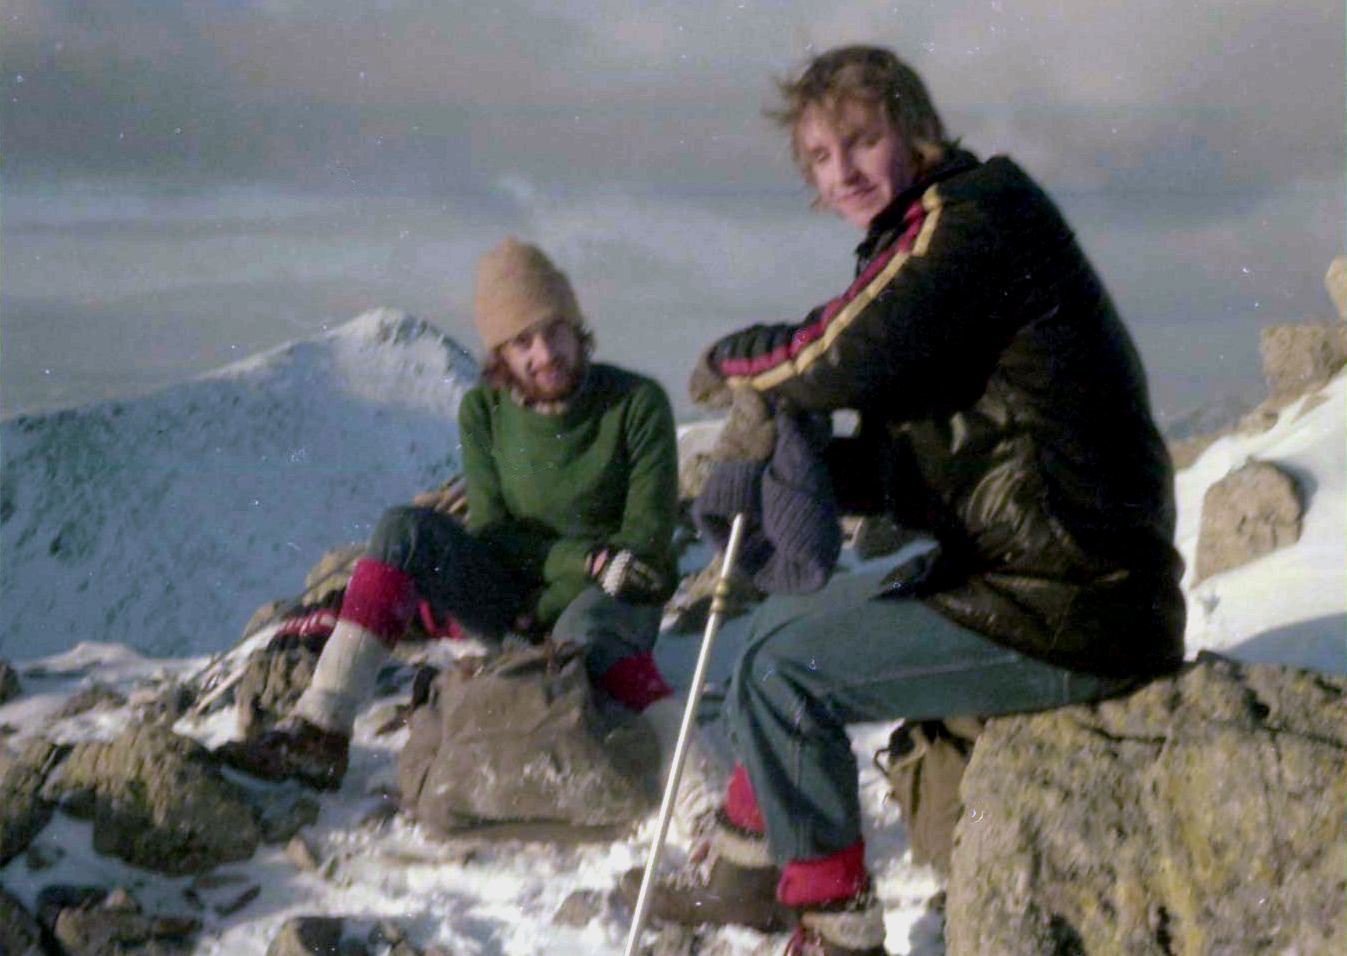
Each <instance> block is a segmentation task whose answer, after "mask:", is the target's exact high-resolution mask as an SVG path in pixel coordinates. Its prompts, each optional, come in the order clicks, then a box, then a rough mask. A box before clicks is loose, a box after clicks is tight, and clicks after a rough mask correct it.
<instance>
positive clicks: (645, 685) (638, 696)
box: [599, 651, 673, 711]
mask: <svg viewBox="0 0 1347 956" xmlns="http://www.w3.org/2000/svg"><path fill="white" fill-rule="evenodd" d="M599 686H600V687H602V688H603V689H604V690H606V691H607V692H608V693H610V694H612V695H613V699H614V700H616V701H617V702H618V703H621V704H626V705H627V706H628V707H630V708H631V709H632V710H636V711H641V710H645V709H646V708H647V707H649V706H650V705H651V704H653V703H654V702H655V701H657V700H661V699H663V698H665V697H668V696H669V695H670V694H672V693H673V688H672V687H670V686H669V683H668V681H666V680H665V679H664V675H663V674H661V673H660V672H659V666H658V665H656V663H655V655H654V654H652V653H650V652H649V651H642V652H641V653H639V654H631V655H629V656H627V657H624V658H621V659H620V660H619V661H618V662H617V663H616V664H614V665H613V666H612V667H610V668H608V669H607V670H606V671H604V672H603V676H601V677H600V678H599Z"/></svg>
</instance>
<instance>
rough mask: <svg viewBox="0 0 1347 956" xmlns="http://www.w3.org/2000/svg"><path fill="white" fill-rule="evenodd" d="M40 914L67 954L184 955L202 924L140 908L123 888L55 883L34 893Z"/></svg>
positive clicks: (71, 955)
mask: <svg viewBox="0 0 1347 956" xmlns="http://www.w3.org/2000/svg"><path fill="white" fill-rule="evenodd" d="M38 909H39V914H40V915H39V918H40V920H41V921H42V923H43V925H45V926H47V927H48V929H49V930H50V932H51V935H52V937H53V938H54V939H55V940H56V942H57V943H58V944H59V945H60V947H61V952H63V953H66V954H68V956H187V954H189V953H191V952H192V950H193V949H194V948H195V937H196V934H197V933H198V932H199V931H200V929H201V923H200V922H199V921H198V920H196V919H194V918H192V917H187V916H156V915H153V914H146V913H144V912H143V911H142V909H141V906H140V904H139V903H138V902H137V901H136V900H135V899H134V898H133V897H132V896H131V894H130V893H128V892H127V891H126V890H125V889H121V888H118V889H114V890H113V891H112V892H111V893H109V892H108V891H107V890H105V889H102V888H100V887H91V886H83V887H79V886H54V887H48V888H46V889H44V890H43V891H42V892H41V893H40V894H39V895H38Z"/></svg>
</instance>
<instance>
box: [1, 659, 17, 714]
mask: <svg viewBox="0 0 1347 956" xmlns="http://www.w3.org/2000/svg"><path fill="white" fill-rule="evenodd" d="M21 692H22V691H21V689H20V687H19V672H18V671H16V670H15V669H14V668H13V667H12V666H11V665H10V663H9V661H0V704H3V703H5V702H7V701H11V700H13V699H14V698H15V697H18V696H19V694H20V693H21Z"/></svg>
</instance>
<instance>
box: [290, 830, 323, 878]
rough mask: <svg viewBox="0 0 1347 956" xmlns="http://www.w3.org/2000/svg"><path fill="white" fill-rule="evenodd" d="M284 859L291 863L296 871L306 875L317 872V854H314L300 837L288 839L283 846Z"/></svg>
mask: <svg viewBox="0 0 1347 956" xmlns="http://www.w3.org/2000/svg"><path fill="white" fill-rule="evenodd" d="M285 858H286V859H287V860H289V861H290V862H291V863H293V864H294V865H295V867H296V868H297V869H300V870H303V871H304V872H306V873H316V872H318V866H319V860H318V854H317V853H316V852H314V849H313V846H312V845H311V844H310V843H309V841H308V840H305V839H304V838H303V837H302V836H295V837H291V838H290V842H289V843H287V844H286V845H285Z"/></svg>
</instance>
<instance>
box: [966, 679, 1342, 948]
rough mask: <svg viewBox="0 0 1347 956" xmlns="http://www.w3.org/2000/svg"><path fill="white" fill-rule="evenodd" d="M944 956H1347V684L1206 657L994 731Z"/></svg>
mask: <svg viewBox="0 0 1347 956" xmlns="http://www.w3.org/2000/svg"><path fill="white" fill-rule="evenodd" d="M961 792H962V795H963V800H964V805H965V812H964V815H963V817H962V818H961V819H960V821H959V824H958V827H957V828H956V831H955V847H954V852H953V858H952V866H951V876H950V880H949V886H948V911H947V913H948V923H947V927H946V938H947V943H948V953H949V954H950V956H980V954H986V956H1021V954H1023V956H1047V954H1061V956H1066V954H1083V953H1127V954H1135V956H1149V954H1154V956H1198V954H1211V953H1299V954H1301V956H1310V954H1316V953H1341V952H1347V926H1345V921H1344V910H1343V906H1342V900H1343V898H1344V892H1347V871H1345V870H1344V868H1343V866H1342V847H1343V846H1344V841H1345V839H1347V826H1345V825H1344V815H1343V807H1344V806H1345V805H1347V678H1344V677H1340V676H1336V675H1333V676H1330V675H1325V674H1319V673H1312V672H1306V671H1299V670H1295V669H1292V668H1287V667H1282V666H1278V665H1270V664H1260V665H1241V664H1237V663H1235V662H1233V661H1227V660H1224V659H1221V658H1216V657H1214V656H1212V655H1205V654H1204V655H1202V656H1201V657H1200V658H1199V660H1198V661H1197V662H1196V663H1194V664H1191V665H1189V666H1187V667H1186V668H1185V669H1184V670H1183V671H1182V672H1181V673H1180V674H1178V675H1176V676H1173V677H1168V678H1163V679H1159V680H1156V681H1153V682H1151V683H1150V684H1148V685H1146V686H1145V687H1143V688H1141V689H1139V690H1137V691H1135V692H1133V693H1131V694H1129V695H1127V696H1124V697H1121V698H1119V699H1116V700H1113V701H1106V702H1103V703H1099V704H1095V705H1081V706H1072V707H1065V708H1060V709H1057V710H1053V711H1048V712H1045V713H1042V714H1037V715H1030V716H1019V717H1010V718H1002V719H997V720H992V721H990V722H989V723H988V724H987V727H986V730H985V731H984V733H983V735H982V737H981V739H980V740H979V741H978V744H977V747H976V749H975V750H974V752H973V757H972V760H971V762H970V763H969V766H968V770H967V773H966V774H965V776H964V779H963V785H962V788H961Z"/></svg>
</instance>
